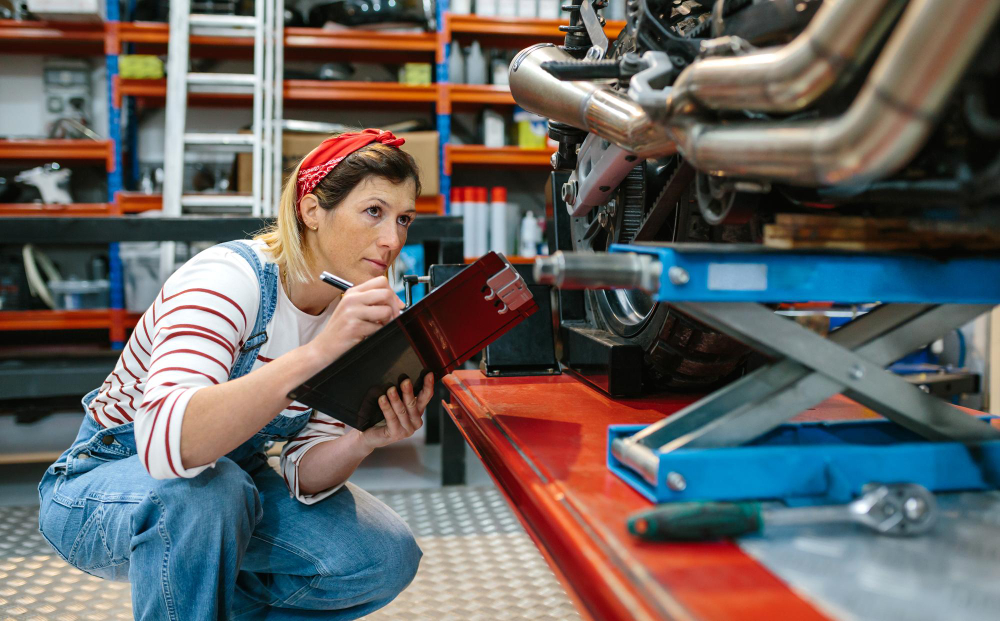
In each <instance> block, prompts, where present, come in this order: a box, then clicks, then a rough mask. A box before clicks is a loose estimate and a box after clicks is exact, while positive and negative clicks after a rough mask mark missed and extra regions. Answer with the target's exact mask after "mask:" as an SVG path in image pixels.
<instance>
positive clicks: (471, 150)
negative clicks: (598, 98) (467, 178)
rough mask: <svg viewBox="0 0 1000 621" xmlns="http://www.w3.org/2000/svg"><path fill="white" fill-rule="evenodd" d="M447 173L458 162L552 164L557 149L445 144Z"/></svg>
mask: <svg viewBox="0 0 1000 621" xmlns="http://www.w3.org/2000/svg"><path fill="white" fill-rule="evenodd" d="M444 152H445V156H444V157H445V174H451V171H452V168H453V167H454V166H455V165H456V164H469V165H480V166H533V167H542V168H544V167H549V166H551V165H552V164H551V161H550V160H551V159H552V154H553V153H555V149H522V148H520V147H484V146H482V145H454V144H449V145H446V146H445V151H444Z"/></svg>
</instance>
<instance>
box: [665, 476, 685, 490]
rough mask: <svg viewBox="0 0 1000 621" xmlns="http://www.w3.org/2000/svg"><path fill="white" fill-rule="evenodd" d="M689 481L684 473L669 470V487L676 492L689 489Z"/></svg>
mask: <svg viewBox="0 0 1000 621" xmlns="http://www.w3.org/2000/svg"><path fill="white" fill-rule="evenodd" d="M687 486H688V484H687V481H686V480H685V479H684V475H682V474H681V473H680V472H668V473H667V487H669V488H670V489H671V490H672V491H675V492H683V491H684V490H686V489H687Z"/></svg>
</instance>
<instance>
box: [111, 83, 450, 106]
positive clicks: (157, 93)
mask: <svg viewBox="0 0 1000 621" xmlns="http://www.w3.org/2000/svg"><path fill="white" fill-rule="evenodd" d="M284 87H285V93H284V96H285V101H286V102H288V101H298V102H335V101H336V102H358V103H389V104H400V103H428V104H433V103H436V102H437V101H438V88H437V85H435V84H427V85H419V86H414V85H409V84H399V83H397V82H356V81H327V80H285V85H284ZM117 94H118V96H119V97H121V96H130V97H137V98H139V99H142V100H144V101H145V102H147V103H150V104H152V103H155V104H157V105H162V103H163V101H164V100H165V99H166V96H167V81H166V79H159V80H121V81H120V82H119V86H118V89H117ZM188 101H189V102H191V103H192V104H203V105H213V104H215V105H222V104H231V105H240V104H246V105H250V104H251V103H252V102H253V97H252V96H251V95H250V94H233V93H189V94H188Z"/></svg>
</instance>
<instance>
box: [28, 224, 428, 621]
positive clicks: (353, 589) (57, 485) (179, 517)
mask: <svg viewBox="0 0 1000 621" xmlns="http://www.w3.org/2000/svg"><path fill="white" fill-rule="evenodd" d="M221 246H223V247H225V248H227V249H230V250H232V251H234V252H236V253H237V254H239V255H240V256H242V257H243V258H244V259H246V261H247V262H248V263H249V264H250V266H251V267H252V268H253V270H254V272H255V273H256V275H257V279H258V282H259V283H260V306H259V310H258V312H257V320H256V322H255V324H254V328H253V331H252V332H251V334H250V336H249V337H248V338H247V341H246V343H244V344H243V346H242V347H241V349H240V355H239V357H238V358H237V360H236V362H235V363H234V365H233V368H232V371H231V372H230V374H229V379H236V378H238V377H242V376H243V375H246V374H247V373H249V372H250V370H251V368H252V367H253V364H254V361H255V360H256V358H257V352H258V351H259V350H260V347H261V346H262V345H263V344H264V343H266V342H267V332H266V328H267V325H268V323H269V322H270V321H271V319H272V317H273V316H274V311H275V308H276V306H277V296H278V269H277V266H276V265H275V264H273V263H268V264H266V265H261V262H260V260H259V258H258V257H257V254H256V253H255V252H254V251H253V250H252V249H251V248H250V247H249V246H248V245H247V244H246V243H244V242H241V241H232V242H227V243H224V244H221ZM98 392H99V389H97V390H93V391H91V392H90V393H88V394H87V395H86V396H85V397H84V398H83V405H84V409H85V410H86V409H87V407H88V406H89V405H90V403H91V401H92V400H93V399H94V398H95V397H96V396H97V394H98ZM311 413H312V410H307V411H305V412H302V413H300V414H297V415H296V416H284V415H282V414H278V416H276V417H275V418H274V419H273V420H272V421H271V422H270V423H268V424H267V425H266V426H265V427H264V428H263V429H261V430H260V431H259V432H258V433H256V434H255V435H254V436H253V437H252V438H250V439H249V440H247V441H246V442H244V443H243V444H242V445H240V446H239V447H237V448H236V449H234V450H233V451H231V452H230V453H228V454H227V455H226V456H225V457H222V458H220V459H219V460H218V461H217V462H216V466H215V467H214V468H209V469H207V470H205V471H204V472H202V473H200V474H199V475H198V476H196V477H193V478H190V479H165V480H156V479H153V478H152V477H150V476H149V475H148V473H146V472H145V470H144V468H143V466H142V465H141V463H140V462H139V458H138V456H137V455H136V453H137V451H136V442H135V436H134V434H133V423H131V422H129V423H126V424H124V425H119V426H117V427H113V428H110V429H102V428H101V427H100V426H99V425H98V424H97V423H96V422H95V421H94V420H93V418H92V417H91V416H89V414H88V415H86V416H85V417H84V420H83V424H82V425H81V426H80V431H79V433H78V434H77V438H76V440H75V441H74V442H73V444H72V446H70V448H69V449H67V450H66V451H65V452H64V453H63V454H62V455H61V456H60V457H59V459H58V460H56V462H55V463H54V464H52V465H51V466H50V467H49V468H48V470H47V471H46V473H45V475H44V476H43V478H42V481H41V483H40V484H39V487H38V489H39V498H40V501H41V506H40V511H39V526H40V531H41V533H42V535H43V536H44V537H45V539H46V540H47V541H48V542H49V543H50V544H51V545H52V547H53V548H54V549H55V550H56V552H57V553H58V554H59V556H60V557H62V558H63V559H64V560H66V561H67V562H69V563H70V564H71V565H74V566H75V567H78V568H79V569H82V570H83V571H86V572H87V573H90V574H92V575H96V576H99V577H102V578H108V579H111V580H125V581H129V582H131V583H132V601H133V613H134V615H135V618H137V619H157V620H159V619H171V620H178V621H186V620H187V619H210V618H219V619H226V618H230V619H257V618H263V617H264V616H266V617H267V618H268V619H288V620H293V619H312V618H324V619H354V618H357V617H359V616H363V615H366V614H369V613H370V612H372V611H373V610H376V609H378V608H380V607H381V606H384V605H385V604H386V603H388V602H389V601H391V600H392V599H393V598H394V597H395V596H396V595H397V594H398V593H399V592H400V591H402V589H403V588H405V587H406V586H407V585H408V584H409V582H410V580H412V578H413V575H414V574H415V572H416V568H417V565H418V564H419V560H420V556H421V553H420V549H419V548H418V547H417V545H416V543H415V541H414V539H413V535H412V533H411V532H410V530H409V528H408V527H407V526H406V524H405V523H403V522H402V520H401V519H400V518H399V516H398V515H396V514H395V513H394V512H393V511H392V510H391V509H389V508H388V507H387V506H385V505H384V504H383V503H381V502H380V501H378V500H377V499H375V498H374V497H372V496H371V495H369V494H368V493H367V492H364V491H363V490H361V489H360V488H358V487H356V486H353V485H352V484H350V483H347V484H345V486H344V488H342V489H341V490H339V491H338V492H337V493H335V494H333V495H332V496H329V497H328V498H325V499H324V500H322V501H320V502H318V503H316V504H313V505H305V504H302V503H300V502H298V501H297V500H295V499H293V498H291V497H290V495H289V492H288V489H287V486H286V485H285V482H284V481H283V480H282V478H281V477H280V476H279V475H278V474H277V473H276V472H275V471H274V470H273V469H272V468H271V467H270V466H269V465H268V463H267V457H266V455H265V453H264V449H265V446H266V445H267V444H268V443H269V442H272V441H274V440H284V439H288V438H291V437H293V436H295V435H296V434H297V433H298V432H299V431H301V429H302V428H303V427H304V426H305V425H306V423H307V421H308V419H309V416H310V414H311ZM101 466H105V467H104V468H101V469H99V470H96V471H95V469H98V468H99V467H101ZM88 473H91V474H89V475H88Z"/></svg>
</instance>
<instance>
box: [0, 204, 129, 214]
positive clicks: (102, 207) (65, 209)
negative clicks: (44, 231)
mask: <svg viewBox="0 0 1000 621" xmlns="http://www.w3.org/2000/svg"><path fill="white" fill-rule="evenodd" d="M115 208H116V205H115V204H114V203H70V204H66V205H52V204H48V205H47V204H44V203H0V218H17V217H24V216H26V217H35V218H37V217H60V216H73V217H78V218H79V217H92V216H110V215H113V214H114V212H115Z"/></svg>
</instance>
